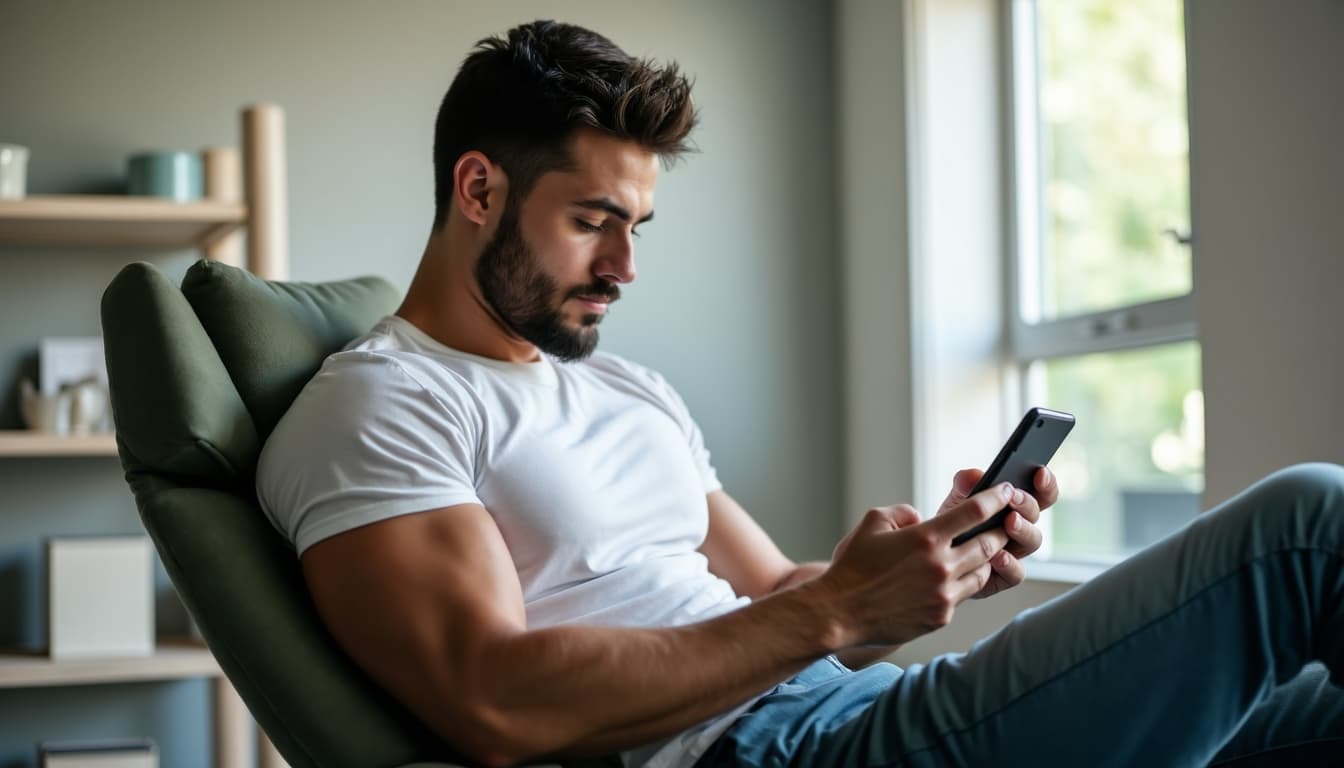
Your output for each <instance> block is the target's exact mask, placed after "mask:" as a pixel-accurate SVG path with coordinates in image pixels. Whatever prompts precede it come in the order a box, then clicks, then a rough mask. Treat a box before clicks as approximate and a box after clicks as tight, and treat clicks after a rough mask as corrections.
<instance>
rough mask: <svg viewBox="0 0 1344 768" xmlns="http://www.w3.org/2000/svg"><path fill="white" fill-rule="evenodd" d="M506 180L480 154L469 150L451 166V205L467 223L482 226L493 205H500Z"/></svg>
mask: <svg viewBox="0 0 1344 768" xmlns="http://www.w3.org/2000/svg"><path fill="white" fill-rule="evenodd" d="M507 185H508V179H507V177H506V176H505V175H504V170H503V169H502V168H500V167H499V166H498V165H496V164H494V163H492V162H490V158H488V157H486V156H485V154H484V153H482V152H477V151H475V150H472V151H471V152H466V153H464V154H463V155H462V156H461V157H459V158H457V162H456V163H455V164H454V165H453V204H454V205H456V206H457V209H458V210H459V211H461V212H462V215H463V216H464V217H466V219H467V221H470V222H472V223H473V224H475V225H477V226H484V225H485V222H486V220H487V219H488V218H489V215H490V209H491V207H492V206H494V205H500V206H502V205H503V200H504V195H505V193H506V192H507Z"/></svg>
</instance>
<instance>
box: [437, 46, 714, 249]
mask: <svg viewBox="0 0 1344 768" xmlns="http://www.w3.org/2000/svg"><path fill="white" fill-rule="evenodd" d="M696 121H697V114H696V110H695V105H694V104H693V103H692V101H691V82H690V81H689V80H688V79H687V78H686V77H685V76H684V75H682V74H681V71H680V70H679V69H678V68H677V65H676V64H675V63H668V64H665V65H660V64H657V63H655V62H653V61H651V60H648V59H640V58H637V57H634V56H631V55H629V54H627V53H626V52H625V51H623V50H621V49H620V48H619V47H618V46H617V45H616V44H615V43H613V42H611V41H610V40H608V39H607V38H605V37H603V36H602V35H599V34H598V33H596V32H593V31H591V30H588V29H584V28H583V27H579V26H575V25H573V24H562V23H559V22H555V21H534V22H532V23H530V24H523V25H521V26H518V27H514V28H513V29H511V30H509V32H508V34H507V36H506V37H487V38H485V39H483V40H481V41H480V42H478V43H477V44H476V45H475V47H474V49H473V50H472V52H471V53H470V54H469V55H468V56H467V58H466V60H465V61H463V63H462V68H461V69H460V70H458V73H457V77H455V78H454V79H453V83H452V85H451V86H450V87H449V88H448V93H447V94H446V95H445V96H444V97H443V103H442V104H440V106H439V114H438V117H437V118H436V119H435V123H434V229H436V230H437V229H439V228H441V227H442V226H443V224H444V222H446V221H447V219H448V211H449V208H450V207H451V205H452V201H453V167H454V165H456V163H457V160H458V158H460V157H461V156H462V155H463V154H465V153H467V152H470V151H472V150H476V151H479V152H482V153H484V154H485V155H486V157H489V158H490V160H491V161H492V162H494V163H496V164H498V165H499V166H500V167H501V168H503V169H504V173H505V174H507V175H508V178H509V204H510V206H511V207H512V206H516V205H517V204H518V203H521V202H522V200H523V199H524V198H525V197H526V196H527V193H528V192H530V191H531V190H532V187H533V185H535V184H536V182H537V179H538V178H540V177H541V175H542V174H544V173H546V172H548V171H554V170H565V169H570V168H573V167H574V163H573V159H572V157H571V155H570V142H571V140H572V138H573V135H574V132H575V131H577V130H578V129H580V128H594V129H596V130H599V131H602V132H603V133H606V134H607V135H609V136H613V137H615V138H618V139H625V140H628V141H633V142H636V143H638V144H639V145H640V146H642V147H644V148H645V149H647V150H649V151H650V152H653V153H654V154H656V155H658V157H659V158H660V159H661V160H662V161H663V163H664V164H665V165H666V164H670V163H672V162H673V161H675V160H676V159H677V158H678V157H680V156H681V155H683V154H686V153H687V152H692V151H694V148H693V147H692V145H691V144H690V143H689V140H688V137H689V135H690V133H691V129H692V128H694V127H695V124H696Z"/></svg>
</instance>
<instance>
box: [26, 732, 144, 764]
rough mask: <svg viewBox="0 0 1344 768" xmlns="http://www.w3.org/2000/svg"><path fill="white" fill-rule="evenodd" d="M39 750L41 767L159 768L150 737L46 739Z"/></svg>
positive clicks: (39, 746)
mask: <svg viewBox="0 0 1344 768" xmlns="http://www.w3.org/2000/svg"><path fill="white" fill-rule="evenodd" d="M38 753H39V755H40V756H41V762H40V764H41V766H42V768H159V754H158V748H157V747H156V746H155V745H154V742H152V741H150V740H149V739H104V740H100V741H68V742H44V743H42V744H39V745H38Z"/></svg>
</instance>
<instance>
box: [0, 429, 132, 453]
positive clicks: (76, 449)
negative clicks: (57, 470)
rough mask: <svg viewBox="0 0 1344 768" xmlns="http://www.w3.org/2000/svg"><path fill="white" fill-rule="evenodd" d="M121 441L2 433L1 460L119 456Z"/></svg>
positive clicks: (100, 436)
mask: <svg viewBox="0 0 1344 768" xmlns="http://www.w3.org/2000/svg"><path fill="white" fill-rule="evenodd" d="M116 455H117V438H116V436H115V435H112V434H111V433H107V434H97V435H71V436H68V437H67V436H63V435H51V434H47V433H45V432H34V431H31V430H26V429H6V430H0V458H23V457H39V456H45V457H53V458H59V457H62V456H116Z"/></svg>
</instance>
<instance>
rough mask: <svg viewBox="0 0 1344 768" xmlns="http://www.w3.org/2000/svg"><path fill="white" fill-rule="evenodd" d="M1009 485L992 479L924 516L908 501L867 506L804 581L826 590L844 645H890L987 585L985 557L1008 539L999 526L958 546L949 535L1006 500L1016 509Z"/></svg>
mask: <svg viewBox="0 0 1344 768" xmlns="http://www.w3.org/2000/svg"><path fill="white" fill-rule="evenodd" d="M1012 491H1013V488H1012V487H1011V486H1009V485H1008V484H1006V483H1004V484H1000V485H997V486H995V487H993V488H990V489H989V490H986V491H982V492H981V493H978V494H976V495H974V496H972V497H970V498H969V499H963V500H962V501H961V503H960V504H957V505H956V506H955V507H953V508H951V509H948V510H945V512H944V513H943V514H941V515H938V516H935V517H933V518H931V519H929V520H927V521H924V522H920V517H919V512H917V511H916V510H915V509H914V507H911V506H909V505H907V504H901V505H897V506H894V507H880V508H877V509H870V510H868V513H867V514H866V515H865V516H864V518H863V520H862V521H861V522H860V523H859V525H858V526H857V527H855V529H854V530H853V531H851V532H850V534H849V535H848V536H846V537H845V538H844V539H842V540H841V541H840V543H839V544H838V545H836V548H835V556H834V559H833V560H832V562H831V565H830V567H829V568H828V569H827V570H826V572H825V573H823V574H822V575H821V576H819V577H817V578H816V579H814V580H813V581H812V582H810V584H809V586H815V587H816V588H818V589H821V590H823V596H822V599H824V600H825V601H827V605H828V606H830V607H831V608H832V609H833V611H834V612H835V615H836V617H837V619H838V625H839V627H840V631H841V638H842V642H841V646H842V647H851V646H854V645H871V644H891V645H895V644H900V643H904V642H908V641H910V640H913V639H914V638H916V637H919V636H920V635H923V634H925V633H928V632H931V631H933V630H935V629H938V628H939V627H942V626H946V625H947V623H948V622H950V621H951V620H952V614H953V611H954V609H955V608H956V606H957V605H959V604H960V603H961V602H962V601H963V600H966V599H967V598H969V597H971V596H972V595H975V594H978V593H979V592H981V591H982V590H983V589H984V588H985V586H986V585H987V584H988V583H989V580H990V578H991V577H992V575H993V569H992V567H991V565H990V562H991V560H993V559H994V558H995V557H996V556H997V555H998V554H999V553H1000V552H1001V551H1002V550H1003V547H1004V546H1005V545H1006V544H1007V543H1008V541H1009V538H1008V534H1007V533H1006V532H1005V531H1004V530H1003V529H1002V528H996V529H994V530H990V531H986V532H985V533H983V534H981V535H980V536H977V537H975V538H974V539H972V540H970V541H968V542H965V543H963V544H962V545H960V546H958V547H953V546H952V539H953V538H955V537H956V536H957V535H958V534H960V533H962V532H963V531H965V530H967V529H968V528H972V527H974V526H976V525H978V524H979V523H982V522H984V521H985V520H988V519H989V518H990V517H993V516H994V514H995V513H997V512H998V511H999V510H1000V509H1002V508H1003V507H1004V505H1005V504H1007V505H1010V506H1013V507H1014V508H1015V509H1017V508H1019V506H1018V504H1017V503H1015V502H1013V500H1012V496H1013V494H1012ZM1022 496H1023V502H1022V503H1023V504H1030V505H1031V506H1032V507H1033V508H1034V507H1035V500H1033V499H1031V497H1030V496H1028V495H1026V494H1022Z"/></svg>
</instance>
